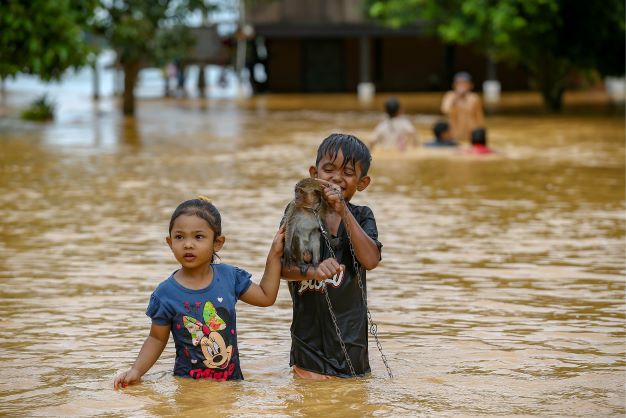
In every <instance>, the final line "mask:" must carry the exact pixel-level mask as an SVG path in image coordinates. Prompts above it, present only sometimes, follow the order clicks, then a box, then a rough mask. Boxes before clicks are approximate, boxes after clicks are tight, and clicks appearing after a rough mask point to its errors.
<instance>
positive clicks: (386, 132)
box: [370, 97, 417, 151]
mask: <svg viewBox="0 0 626 418" xmlns="http://www.w3.org/2000/svg"><path fill="white" fill-rule="evenodd" d="M385 113H387V117H386V119H385V120H383V121H382V122H380V123H379V124H378V125H376V127H375V128H374V132H373V133H372V137H373V138H374V139H373V140H372V141H371V142H370V148H371V149H372V150H373V149H374V148H376V147H380V148H383V149H387V150H389V149H395V150H398V151H405V150H406V149H407V147H409V146H413V147H415V146H417V134H416V132H415V128H414V127H413V124H412V123H411V121H410V120H409V119H408V118H407V117H406V116H403V115H401V108H400V102H399V101H398V99H396V98H395V97H390V98H389V99H387V101H386V102H385Z"/></svg>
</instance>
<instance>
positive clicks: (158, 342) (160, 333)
mask: <svg viewBox="0 0 626 418" xmlns="http://www.w3.org/2000/svg"><path fill="white" fill-rule="evenodd" d="M170 328H171V327H170V326H169V325H158V324H154V323H153V324H152V326H151V327H150V335H148V338H146V341H145V342H144V343H143V346H142V347H141V350H139V354H138V355H137V359H136V360H135V363H134V364H133V366H132V367H131V368H130V370H128V371H126V372H124V373H122V374H120V375H118V376H117V377H116V378H115V381H114V382H113V387H114V389H115V390H117V389H118V388H119V387H123V388H125V387H126V386H127V385H129V384H133V383H136V382H138V381H139V380H140V379H141V376H143V375H144V374H145V373H146V372H147V371H148V370H150V367H152V366H153V365H154V363H156V361H157V360H158V359H159V357H160V356H161V353H162V352H163V349H164V348H165V346H166V345H167V340H168V339H169V337H170Z"/></svg>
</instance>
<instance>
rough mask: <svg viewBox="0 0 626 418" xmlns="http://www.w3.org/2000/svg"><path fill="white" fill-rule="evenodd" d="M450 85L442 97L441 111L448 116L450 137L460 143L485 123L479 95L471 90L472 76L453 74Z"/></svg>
mask: <svg viewBox="0 0 626 418" xmlns="http://www.w3.org/2000/svg"><path fill="white" fill-rule="evenodd" d="M452 87H453V90H452V91H449V92H447V93H446V94H445V96H444V97H443V101H442V103H441V111H442V112H443V114H444V115H448V117H449V121H450V130H451V131H452V138H454V139H455V140H457V141H459V142H461V143H463V142H469V141H470V138H471V132H472V130H474V129H476V128H482V127H484V125H485V120H484V119H485V117H484V115H483V107H482V104H481V101H480V97H479V96H478V94H476V93H474V92H472V89H473V88H474V84H473V83H472V76H470V75H469V74H468V73H466V72H460V73H457V74H456V75H455V76H454V82H453V84H452Z"/></svg>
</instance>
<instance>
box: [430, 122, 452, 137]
mask: <svg viewBox="0 0 626 418" xmlns="http://www.w3.org/2000/svg"><path fill="white" fill-rule="evenodd" d="M448 129H450V125H448V122H444V121H439V122H437V123H435V126H433V134H435V138H438V139H441V135H442V134H443V133H444V132H446V131H447V130H448Z"/></svg>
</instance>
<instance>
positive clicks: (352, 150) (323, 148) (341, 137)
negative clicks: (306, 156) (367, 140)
mask: <svg viewBox="0 0 626 418" xmlns="http://www.w3.org/2000/svg"><path fill="white" fill-rule="evenodd" d="M339 150H341V153H342V154H343V166H342V167H345V166H346V165H348V163H352V164H353V165H354V167H355V168H356V164H357V163H360V164H361V177H363V176H366V175H367V171H368V170H369V168H370V163H371V162H372V154H370V150H369V149H368V148H367V145H365V144H364V143H363V142H362V141H361V140H360V139H359V138H357V137H356V136H353V135H347V134H330V135H329V136H328V137H327V138H326V139H324V140H323V141H322V143H321V144H320V146H319V148H318V149H317V159H316V160H315V166H316V167H317V166H318V165H319V163H320V161H321V160H322V158H324V156H325V155H328V156H330V158H331V159H332V160H333V161H335V159H337V154H338V153H339Z"/></svg>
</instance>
